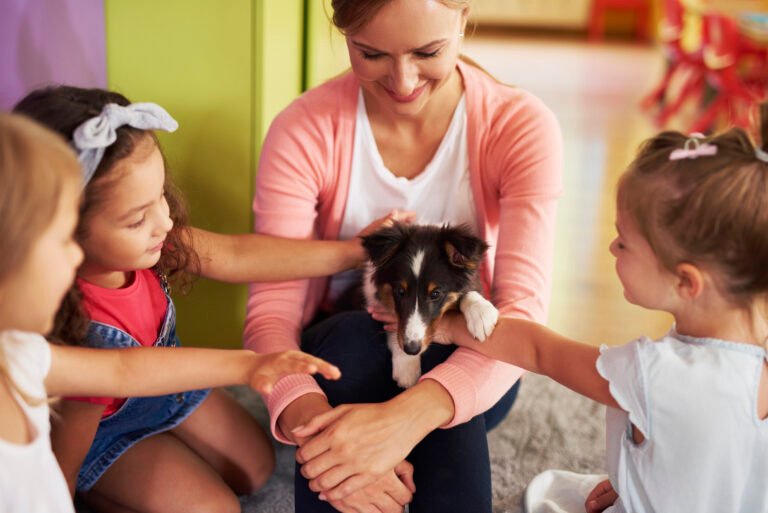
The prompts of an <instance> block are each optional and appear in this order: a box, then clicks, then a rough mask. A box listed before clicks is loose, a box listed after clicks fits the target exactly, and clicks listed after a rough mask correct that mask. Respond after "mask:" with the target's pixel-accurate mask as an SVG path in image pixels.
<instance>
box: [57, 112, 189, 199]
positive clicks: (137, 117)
mask: <svg viewBox="0 0 768 513" xmlns="http://www.w3.org/2000/svg"><path fill="white" fill-rule="evenodd" d="M125 125H128V126H132V127H133V128H139V129H141V130H164V131H166V132H174V131H175V130H176V129H177V128H178V127H179V124H178V123H177V122H176V120H175V119H173V118H172V117H171V115H170V114H168V112H167V111H166V110H165V109H164V108H162V107H161V106H159V105H157V104H156V103H132V104H131V105H128V106H125V107H124V106H122V105H118V104H116V103H108V104H107V105H105V106H104V108H103V109H101V114H99V115H98V116H96V117H93V118H91V119H89V120H87V121H85V122H84V123H82V124H81V125H80V126H78V127H77V129H76V130H75V133H74V134H73V136H72V141H73V142H74V144H75V148H76V149H77V152H78V159H79V160H80V165H81V166H82V167H83V187H85V186H86V185H88V182H89V181H90V180H91V178H93V174H94V173H95V172H96V168H97V167H99V163H100V162H101V159H102V157H103V156H104V150H105V149H106V148H107V147H109V146H110V145H111V144H112V143H114V142H115V140H117V129H118V128H120V127H121V126H125Z"/></svg>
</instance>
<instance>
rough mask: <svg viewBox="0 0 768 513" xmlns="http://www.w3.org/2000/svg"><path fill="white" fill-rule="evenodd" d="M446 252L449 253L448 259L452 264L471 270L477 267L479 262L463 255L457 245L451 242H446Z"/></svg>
mask: <svg viewBox="0 0 768 513" xmlns="http://www.w3.org/2000/svg"><path fill="white" fill-rule="evenodd" d="M445 252H446V253H448V261H449V262H451V265H454V266H456V267H462V268H464V269H471V270H474V269H476V268H477V264H476V263H475V262H473V261H471V260H469V259H468V258H467V257H465V256H464V255H462V254H461V253H460V252H459V250H458V249H456V247H455V246H454V245H453V244H451V243H450V242H446V243H445Z"/></svg>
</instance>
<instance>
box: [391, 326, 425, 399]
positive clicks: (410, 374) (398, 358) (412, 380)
mask: <svg viewBox="0 0 768 513" xmlns="http://www.w3.org/2000/svg"><path fill="white" fill-rule="evenodd" d="M387 346H388V347H389V351H390V352H391V353H392V379H394V380H395V382H396V383H397V384H398V385H399V386H400V387H402V388H409V387H412V386H413V385H415V384H416V382H417V381H418V380H419V377H421V356H420V355H416V356H412V355H409V354H406V353H405V351H403V350H402V349H400V344H398V343H397V333H392V332H390V333H387Z"/></svg>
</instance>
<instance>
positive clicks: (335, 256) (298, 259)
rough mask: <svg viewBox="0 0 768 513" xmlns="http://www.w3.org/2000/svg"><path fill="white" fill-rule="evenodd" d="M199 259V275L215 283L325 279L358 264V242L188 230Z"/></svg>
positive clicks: (360, 258)
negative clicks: (319, 277)
mask: <svg viewBox="0 0 768 513" xmlns="http://www.w3.org/2000/svg"><path fill="white" fill-rule="evenodd" d="M191 235H192V246H193V247H194V248H195V251H196V252H197V254H198V255H199V257H200V269H199V274H200V275H201V276H205V277H206V278H210V279H213V280H217V281H223V282H228V283H248V282H263V281H286V280H296V279H302V278H314V277H318V276H327V275H330V274H334V273H337V272H340V271H344V270H346V269H351V268H354V267H357V266H359V265H361V264H362V263H363V261H364V259H365V252H364V250H363V247H362V245H361V244H360V240H359V239H351V240H347V241H315V240H295V239H284V238H281V237H272V236H269V235H260V234H256V233H248V234H240V235H222V234H219V233H213V232H208V231H205V230H200V229H197V228H192V229H191Z"/></svg>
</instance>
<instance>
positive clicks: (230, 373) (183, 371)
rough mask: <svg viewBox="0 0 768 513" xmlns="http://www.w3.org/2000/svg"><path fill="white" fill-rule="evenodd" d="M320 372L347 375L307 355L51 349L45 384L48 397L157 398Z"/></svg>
mask: <svg viewBox="0 0 768 513" xmlns="http://www.w3.org/2000/svg"><path fill="white" fill-rule="evenodd" d="M314 373H320V374H322V375H323V376H324V377H326V378H328V379H338V378H339V377H340V376H341V373H340V371H339V369H337V368H336V367H335V366H333V365H331V364H329V363H328V362H326V361H324V360H321V359H319V358H315V357H314V356H310V355H308V354H306V353H302V352H301V351H284V352H282V353H272V354H257V353H254V352H253V351H249V350H245V349H243V350H227V349H198V348H186V347H182V348H158V347H153V348H131V349H90V348H83V347H70V346H58V345H51V369H50V371H49V372H48V376H47V377H46V380H45V386H46V390H47V392H48V395H70V396H72V395H90V396H103V397H136V396H153V395H163V394H170V393H175V392H181V391H186V390H195V389H199V388H208V387H221V386H227V385H249V386H251V387H252V388H254V389H256V390H258V391H259V392H261V393H263V394H268V393H270V392H271V391H272V386H273V385H274V384H275V383H276V382H277V381H278V380H280V378H282V377H284V376H287V375H289V374H314Z"/></svg>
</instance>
